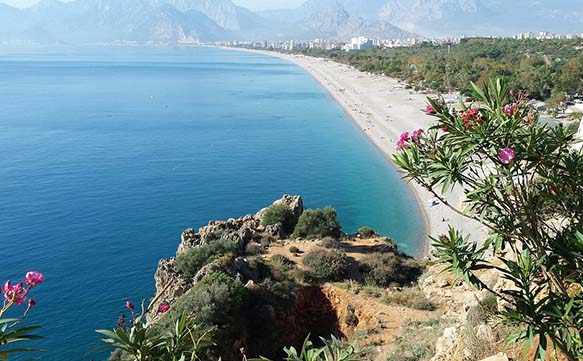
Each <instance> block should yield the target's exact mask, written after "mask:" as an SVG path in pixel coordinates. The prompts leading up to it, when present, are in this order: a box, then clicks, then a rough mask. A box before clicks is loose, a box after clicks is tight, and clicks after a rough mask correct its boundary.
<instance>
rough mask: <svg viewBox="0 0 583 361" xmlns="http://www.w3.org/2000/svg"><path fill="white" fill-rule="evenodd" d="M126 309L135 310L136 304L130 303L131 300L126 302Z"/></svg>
mask: <svg viewBox="0 0 583 361" xmlns="http://www.w3.org/2000/svg"><path fill="white" fill-rule="evenodd" d="M126 308H127V309H128V310H130V311H133V310H134V304H133V303H132V301H130V300H127V301H126Z"/></svg>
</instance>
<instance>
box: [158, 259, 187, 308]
mask: <svg viewBox="0 0 583 361" xmlns="http://www.w3.org/2000/svg"><path fill="white" fill-rule="evenodd" d="M154 281H155V283H156V296H158V295H160V293H162V292H163V294H162V295H160V297H158V302H156V303H155V304H154V305H153V308H152V309H154V310H155V309H157V308H158V306H159V305H160V304H161V303H162V302H171V301H173V300H175V299H177V298H178V297H180V296H182V295H183V294H185V293H186V292H187V291H188V290H189V289H191V288H192V286H193V283H192V279H190V278H188V277H185V276H183V275H182V274H180V273H178V272H177V271H176V259H175V258H170V259H169V260H166V259H162V260H160V262H159V263H158V268H157V269H156V273H155V274H154Z"/></svg>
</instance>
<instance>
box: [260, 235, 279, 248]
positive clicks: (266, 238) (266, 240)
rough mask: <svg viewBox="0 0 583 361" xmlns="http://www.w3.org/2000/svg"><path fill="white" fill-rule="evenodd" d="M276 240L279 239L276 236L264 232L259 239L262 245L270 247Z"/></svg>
mask: <svg viewBox="0 0 583 361" xmlns="http://www.w3.org/2000/svg"><path fill="white" fill-rule="evenodd" d="M275 241H277V240H276V239H275V237H273V236H270V235H268V234H262V235H261V239H260V240H259V243H261V245H262V246H263V247H268V246H270V245H271V244H272V243H274V242H275Z"/></svg>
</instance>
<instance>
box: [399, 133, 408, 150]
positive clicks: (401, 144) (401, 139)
mask: <svg viewBox="0 0 583 361" xmlns="http://www.w3.org/2000/svg"><path fill="white" fill-rule="evenodd" d="M409 140H410V136H409V132H405V133H403V134H401V136H400V137H399V141H398V142H397V150H403V149H404V148H406V147H407V142H408V141H409Z"/></svg>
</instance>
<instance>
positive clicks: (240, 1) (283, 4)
mask: <svg viewBox="0 0 583 361" xmlns="http://www.w3.org/2000/svg"><path fill="white" fill-rule="evenodd" d="M37 1H38V0H0V2H3V3H5V4H8V5H12V6H16V7H19V8H24V7H27V6H31V5H33V4H34V3H36V2H37ZM65 1H71V0H65ZM304 1H305V0H233V2H234V3H235V4H237V5H241V6H245V7H248V8H249V9H251V10H268V9H286V8H288V9H289V8H294V7H297V6H299V5H301V4H302V3H303V2H304Z"/></svg>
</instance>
